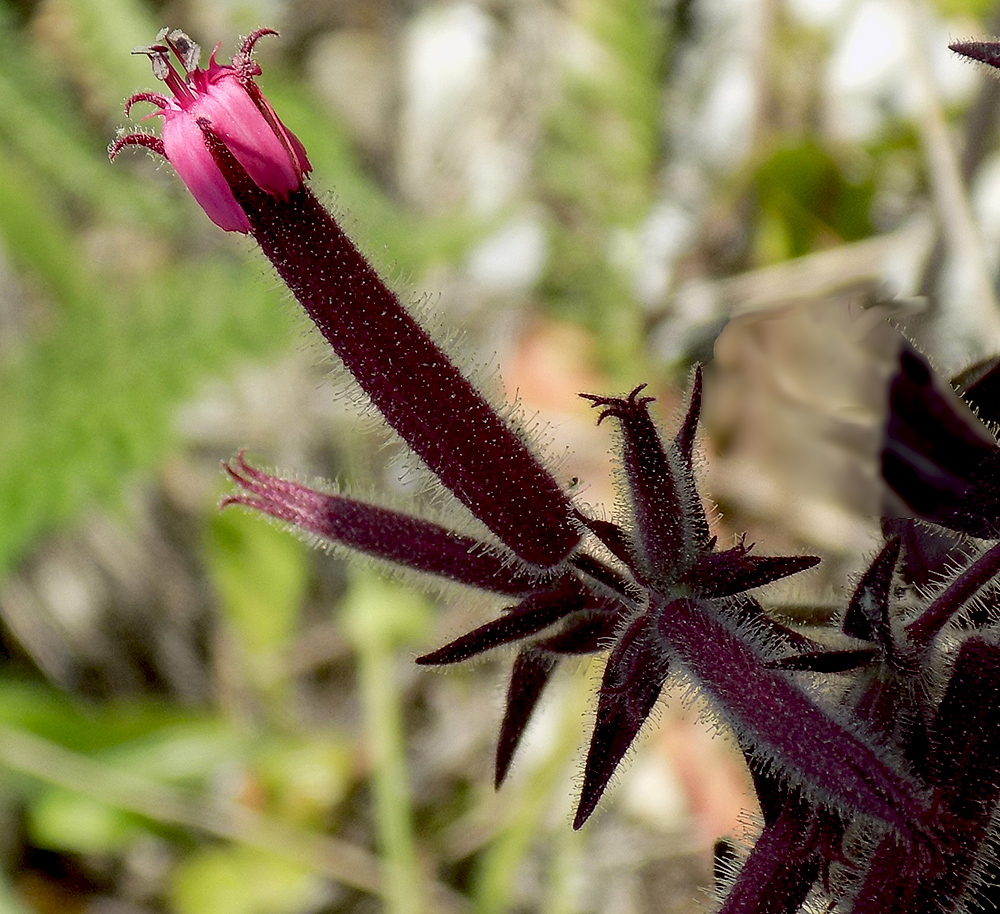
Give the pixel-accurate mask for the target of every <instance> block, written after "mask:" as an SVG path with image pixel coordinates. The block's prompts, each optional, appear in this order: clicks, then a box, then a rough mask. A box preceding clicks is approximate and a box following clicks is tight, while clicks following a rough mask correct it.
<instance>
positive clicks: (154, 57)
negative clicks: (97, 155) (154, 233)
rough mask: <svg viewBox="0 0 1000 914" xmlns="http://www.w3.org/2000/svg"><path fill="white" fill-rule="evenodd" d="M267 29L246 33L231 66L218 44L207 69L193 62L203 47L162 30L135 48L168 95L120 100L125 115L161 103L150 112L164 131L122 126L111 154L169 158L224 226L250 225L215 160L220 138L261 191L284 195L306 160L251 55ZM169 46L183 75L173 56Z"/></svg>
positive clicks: (213, 217) (299, 182) (293, 187)
mask: <svg viewBox="0 0 1000 914" xmlns="http://www.w3.org/2000/svg"><path fill="white" fill-rule="evenodd" d="M275 34H277V33H276V32H274V31H273V30H272V29H258V30H257V31H255V32H253V33H252V34H251V35H249V36H247V38H246V39H244V41H243V43H242V44H241V45H240V48H239V51H238V52H237V53H236V55H235V56H234V57H233V59H232V65H231V66H228V67H227V66H223V65H221V64H218V63H216V62H215V55H216V53H217V52H218V50H219V48H218V45H217V46H216V48H215V50H214V51H213V52H212V56H211V58H210V60H209V62H208V69H206V70H203V69H201V68H200V67H199V66H198V60H199V58H200V56H201V49H200V48H199V47H198V45H197V44H195V43H194V42H193V41H191V39H190V38H188V36H187V35H185V34H184V33H183V32H181V31H179V30H174V31H173V32H170V33H169V34H168V32H167V29H162V30H161V31H160V33H159V34H158V35H157V36H156V43H154V44H152V45H150V46H149V47H146V48H137V49H136V50H135V51H133V53H141V54H146V55H148V56H149V58H150V60H151V61H152V64H153V74H154V75H155V76H156V77H157V78H158V79H161V80H162V81H163V82H164V83H166V85H167V87H168V88H169V89H170V91H171V93H172V97H170V98H168V97H167V96H165V95H159V94H157V93H154V92H138V93H136V94H135V95H133V96H131V97H130V98H129V99H128V100H127V101H126V102H125V114H126V116H128V114H129V111H130V109H131V107H132V105H133V104H135V103H136V102H140V101H142V102H150V103H152V104H154V105H157V106H158V110H157V111H154V112H153V113H152V114H149V115H147V117H162V118H163V131H162V136H161V137H156V136H154V135H153V134H151V133H143V132H138V133H123V134H121V135H120V136H119V137H118V138H117V139H116V140H115V141H114V142H113V143H112V144H111V146H110V147H109V149H108V154H109V155H110V157H111V158H112V159H114V157H115V156H116V155H117V154H118V152H119V150H121V149H122V147H124V146H145V147H146V148H148V149H152V150H153V151H154V152H157V153H159V154H160V155H162V156H163V157H164V158H166V159H167V160H168V161H169V162H170V164H171V165H173V166H174V168H175V169H176V170H177V174H178V175H180V177H181V180H182V181H183V182H184V183H185V184H186V185H187V186H188V190H190V191H191V193H192V194H193V195H194V198H195V200H197V201H198V203H199V204H200V205H201V208H202V209H204V210H205V212H206V213H207V214H208V217H209V218H210V219H211V220H212V221H213V222H214V223H215V224H216V225H218V226H219V227H220V228H222V229H225V230H226V231H227V232H248V231H250V222H249V220H248V219H247V216H246V213H245V212H244V211H243V209H242V207H240V205H239V203H237V202H236V197H235V196H234V194H233V190H232V188H231V187H230V185H229V182H228V181H227V180H226V178H225V177H224V175H223V172H222V169H221V168H220V167H219V163H218V161H217V160H216V156H217V155H218V154H219V152H220V150H219V148H218V145H217V144H219V143H221V144H222V145H223V146H224V147H225V149H226V150H228V151H229V153H231V154H232V156H233V157H234V158H235V159H236V161H237V162H239V164H240V165H241V166H242V168H243V170H244V171H245V172H246V174H247V176H248V177H249V178H250V180H251V181H253V183H254V184H256V185H257V187H259V188H260V189H261V190H263V191H265V192H266V193H269V194H273V195H274V196H275V197H280V198H282V199H284V198H286V197H287V196H288V194H289V193H291V192H292V191H293V190H296V189H298V188H299V187H301V186H302V177H303V175H305V174H308V173H309V171H310V168H311V166H310V165H309V159H308V157H307V156H306V151H305V149H304V148H303V146H302V144H301V143H300V142H299V141H298V139H296V137H295V135H294V134H293V133H292V132H291V131H290V130H288V128H287V127H285V125H284V124H282V123H281V121H280V120H279V119H278V116H277V115H276V114H275V113H274V109H273V108H272V107H271V105H270V103H269V102H268V100H267V99H266V98H265V97H264V95H263V94H262V93H261V91H260V89H259V88H258V86H257V84H256V83H255V82H254V77H255V76H259V75H260V72H261V70H260V67H259V66H258V64H256V63H255V62H254V61H253V60H252V59H251V54H252V53H253V47H254V45H255V44H256V43H257V40H258V39H259V38H261V37H262V36H264V35H275ZM171 51H173V53H174V55H175V56H176V58H177V60H178V61H179V63H180V65H181V68H182V70H183V71H184V74H185V75H184V76H183V77H182V76H181V74H180V73H179V72H178V71H177V69H175V67H174V65H173V63H171V60H170V52H171Z"/></svg>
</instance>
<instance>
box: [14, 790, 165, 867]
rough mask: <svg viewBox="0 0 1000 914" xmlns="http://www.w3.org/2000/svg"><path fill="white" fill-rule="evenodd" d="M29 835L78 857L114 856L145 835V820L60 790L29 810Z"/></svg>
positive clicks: (43, 844) (44, 796) (49, 792)
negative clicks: (83, 855)
mask: <svg viewBox="0 0 1000 914" xmlns="http://www.w3.org/2000/svg"><path fill="white" fill-rule="evenodd" d="M27 821H28V832H29V834H30V835H31V838H32V840H33V841H35V842H37V844H38V846H39V847H47V848H50V849H51V850H60V851H68V852H70V853H78V854H112V853H117V852H120V851H122V850H124V849H125V848H127V847H128V846H129V845H130V844H131V843H132V842H133V841H135V839H136V838H138V837H139V836H141V835H143V834H146V833H147V830H146V828H145V827H144V825H143V820H142V819H140V818H139V817H138V816H136V815H133V814H132V813H128V812H123V811H122V810H120V809H115V808H114V807H113V806H108V805H106V804H104V803H102V802H100V801H99V800H95V799H92V798H91V797H88V796H84V795H83V794H80V793H75V792H74V791H70V790H64V789H63V788H61V787H50V788H48V789H46V790H45V791H43V793H42V794H41V796H40V797H38V798H37V799H36V800H35V801H34V802H33V803H31V804H30V805H29V807H28V817H27Z"/></svg>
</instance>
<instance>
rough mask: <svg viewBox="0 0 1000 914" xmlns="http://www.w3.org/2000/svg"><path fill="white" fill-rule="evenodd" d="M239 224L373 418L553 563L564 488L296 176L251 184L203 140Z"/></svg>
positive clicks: (572, 536) (516, 547) (569, 518)
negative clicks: (271, 187) (241, 216)
mask: <svg viewBox="0 0 1000 914" xmlns="http://www.w3.org/2000/svg"><path fill="white" fill-rule="evenodd" d="M213 154H214V155H215V157H216V160H217V161H218V163H219V165H220V167H221V168H222V170H223V173H224V174H225V175H226V177H227V180H228V181H229V183H230V185H231V186H232V188H233V192H234V194H235V195H236V199H237V200H238V202H239V204H240V206H241V207H242V208H243V210H244V212H246V214H247V217H248V219H249V220H250V232H251V234H252V235H253V237H254V238H255V239H256V241H257V243H258V244H259V245H260V246H261V249H262V250H263V252H264V254H265V255H266V257H267V258H268V260H270V261H271V263H272V264H273V265H274V268H275V269H276V270H277V271H278V274H279V275H280V276H281V278H282V279H283V280H284V282H285V283H286V284H287V285H288V287H289V289H291V290H292V293H293V294H294V295H295V297H296V298H297V299H298V301H299V303H300V304H301V305H302V307H303V308H305V310H306V313H307V314H308V315H309V317H310V318H312V320H313V322H314V323H315V324H316V326H317V327H318V328H319V331H320V332H321V333H322V334H323V336H324V338H325V339H326V341H327V342H328V343H329V344H330V345H331V346H332V347H333V349H334V351H335V352H336V353H337V355H338V356H339V357H340V359H341V361H342V362H343V363H344V365H345V366H346V368H347V369H348V371H350V372H351V374H352V375H353V376H354V378H355V379H356V380H357V382H358V384H359V385H360V386H361V388H362V389H363V390H364V392H365V393H366V394H367V395H368V397H369V399H370V400H371V401H372V403H373V404H374V406H375V408H376V409H378V411H379V412H380V413H381V414H382V417H383V418H384V419H385V421H386V422H387V423H388V424H389V425H390V426H391V427H392V428H393V429H394V430H395V431H396V432H397V433H398V434H399V436H400V437H401V438H402V439H403V440H404V441H405V442H406V443H407V444H408V445H409V446H410V448H412V450H413V451H414V452H415V453H416V454H417V456H419V457H420V459H421V460H423V461H424V463H426V464H427V466H428V467H429V468H430V469H431V470H432V471H433V472H434V474H435V475H436V476H437V478H438V479H439V480H440V481H441V482H442V483H443V484H444V485H445V486H446V487H447V488H448V489H450V490H451V491H452V492H453V493H454V494H455V495H456V496H457V497H458V499H459V500H460V501H461V502H462V503H463V504H465V506H466V507H467V508H468V509H469V510H470V511H471V512H472V513H473V514H474V515H475V516H476V517H477V518H479V520H481V521H482V522H483V523H484V524H485V525H486V526H487V527H488V528H489V529H490V530H491V531H492V532H493V533H494V535H496V536H497V537H498V538H499V539H500V541H501V542H503V543H504V544H505V545H506V546H507V547H508V548H510V550H511V551H512V552H514V553H515V554H516V555H517V556H519V557H520V558H521V559H523V560H524V561H526V562H528V563H530V564H532V565H536V566H539V567H542V568H549V567H552V566H553V565H558V564H559V563H560V562H561V561H562V560H563V559H565V558H566V557H567V556H568V555H569V554H570V553H571V552H572V551H573V550H574V549H575V548H576V546H577V543H578V542H579V540H580V533H579V530H578V527H577V524H576V522H575V521H574V520H573V514H572V509H571V506H570V503H569V499H568V498H567V496H566V494H565V493H564V492H563V490H562V489H561V487H560V486H559V483H558V482H556V480H555V479H554V478H553V477H552V475H551V474H550V473H549V472H548V470H546V469H545V467H543V466H542V465H541V463H539V461H538V459H537V458H536V457H535V456H534V454H532V452H531V450H530V449H529V448H528V447H527V445H526V444H525V443H524V441H522V440H521V438H520V437H519V436H518V435H517V433H516V432H514V430H513V429H511V428H510V427H509V426H508V425H507V424H506V423H505V422H504V420H503V419H502V418H501V417H500V416H499V415H498V414H497V412H496V410H494V409H493V407H492V406H490V404H489V403H488V402H487V401H486V399H485V398H484V397H483V396H482V394H480V393H479V392H478V391H477V390H476V389H475V388H474V387H473V386H472V384H471V383H469V381H468V380H467V379H466V378H465V377H464V376H463V375H462V373H461V372H460V371H459V370H458V368H456V367H455V365H453V364H452V363H451V361H450V360H449V359H448V357H447V356H446V355H445V354H444V353H443V352H442V351H441V349H440V348H438V346H437V345H436V344H435V343H434V341H433V340H432V339H431V337H430V335H429V334H428V333H427V331H425V330H424V329H423V328H422V327H421V326H420V325H419V324H418V323H417V322H416V320H414V318H413V317H412V316H411V315H410V314H409V312H408V311H407V310H406V309H405V308H404V307H403V305H402V303H401V302H400V300H399V297H398V296H397V295H396V294H395V293H394V292H393V291H392V290H391V289H389V288H388V286H386V284H385V283H384V282H383V281H382V279H381V278H380V277H379V275H378V273H377V272H376V271H375V269H374V268H373V267H372V266H371V265H370V264H369V263H368V262H367V261H366V260H365V258H364V257H363V256H362V255H361V253H360V252H359V251H358V249H357V248H356V247H355V246H354V244H353V243H352V241H351V240H350V238H348V237H347V235H346V234H345V233H344V232H343V230H342V229H341V228H340V226H339V225H338V224H337V222H336V220H335V219H334V218H333V216H332V215H330V213H328V212H327V211H326V210H325V209H324V208H323V206H322V205H321V204H320V202H319V201H318V200H317V199H316V198H315V196H313V194H312V193H311V192H310V191H309V189H308V188H306V187H304V186H303V187H300V188H299V189H298V190H295V191H293V192H292V193H290V194H289V195H288V197H287V199H279V198H277V197H274V196H272V195H270V194H267V193H264V192H263V191H261V190H260V189H259V188H258V187H257V186H256V185H255V184H253V182H251V181H249V180H248V179H247V177H246V173H245V172H243V171H242V169H241V168H240V166H239V165H238V163H237V162H236V161H235V159H234V158H233V157H232V155H231V154H230V153H229V151H228V150H227V149H226V147H225V146H224V145H223V144H221V143H218V144H216V146H215V148H214V149H213Z"/></svg>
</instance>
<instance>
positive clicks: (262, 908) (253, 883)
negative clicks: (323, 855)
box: [170, 847, 327, 914]
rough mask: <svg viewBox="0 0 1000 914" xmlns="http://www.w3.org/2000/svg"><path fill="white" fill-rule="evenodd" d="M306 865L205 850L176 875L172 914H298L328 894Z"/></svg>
mask: <svg viewBox="0 0 1000 914" xmlns="http://www.w3.org/2000/svg"><path fill="white" fill-rule="evenodd" d="M326 891H327V889H326V887H325V885H324V883H323V880H321V879H320V878H319V877H317V876H316V875H315V874H313V873H311V872H309V870H308V869H307V868H305V867H300V866H296V865H295V864H294V863H290V862H289V861H287V860H281V859H278V858H276V857H272V856H270V855H269V854H265V853H262V852H260V851H256V850H253V849H251V848H246V847H209V848H204V849H202V850H200V851H198V852H197V853H195V854H194V855H193V856H192V857H190V858H189V859H188V860H187V861H186V862H184V863H183V864H181V865H180V866H179V867H178V868H177V869H176V870H175V871H174V874H173V879H172V884H171V887H170V908H171V910H172V911H173V912H174V914H295V912H298V911H308V910H311V909H313V908H314V907H315V906H316V905H317V904H318V902H320V901H321V900H322V899H323V897H324V895H325V894H326Z"/></svg>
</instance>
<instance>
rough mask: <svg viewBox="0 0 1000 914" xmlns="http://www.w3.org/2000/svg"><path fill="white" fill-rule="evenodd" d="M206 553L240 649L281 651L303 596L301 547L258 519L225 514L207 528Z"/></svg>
mask: <svg viewBox="0 0 1000 914" xmlns="http://www.w3.org/2000/svg"><path fill="white" fill-rule="evenodd" d="M205 552H206V563H207V566H208V572H209V576H210V578H211V580H212V583H213V584H214V585H215V590H216V592H217V593H218V596H219V603H220V606H221V607H222V611H223V613H224V614H225V617H226V619H227V620H228V622H229V623H230V625H231V626H232V628H233V630H234V631H235V632H236V633H237V635H238V637H239V638H240V640H241V642H242V643H243V645H244V647H246V649H247V650H249V651H250V652H251V653H267V652H270V651H274V650H277V649H280V648H282V647H284V646H285V645H286V644H287V642H288V639H289V638H290V637H291V635H292V634H293V632H294V631H295V629H296V626H297V623H298V618H299V607H300V606H301V605H302V599H303V597H304V595H305V587H306V579H307V575H308V566H307V559H306V556H307V552H308V551H307V549H306V547H305V546H304V545H303V544H302V543H301V542H300V541H299V540H297V539H296V538H295V537H293V536H289V535H288V533H287V532H286V531H284V530H282V529H279V528H278V527H277V526H275V525H273V524H271V523H268V522H266V521H264V520H262V519H261V518H259V517H255V516H252V515H249V514H247V513H245V512H242V511H224V512H221V513H218V514H216V515H215V516H213V517H212V519H211V521H210V523H209V526H208V535H207V542H206V550H205Z"/></svg>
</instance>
